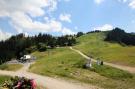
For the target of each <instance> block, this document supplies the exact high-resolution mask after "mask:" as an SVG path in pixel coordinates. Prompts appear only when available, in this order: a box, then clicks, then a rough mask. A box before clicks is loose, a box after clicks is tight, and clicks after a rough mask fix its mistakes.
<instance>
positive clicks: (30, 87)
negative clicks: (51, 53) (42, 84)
mask: <svg viewBox="0 0 135 89" xmlns="http://www.w3.org/2000/svg"><path fill="white" fill-rule="evenodd" d="M3 88H4V89H35V88H36V83H35V81H34V80H33V79H27V78H24V77H17V76H16V77H14V78H11V79H10V80H8V81H5V82H4V83H3V84H2V89H3Z"/></svg>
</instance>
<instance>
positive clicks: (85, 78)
mask: <svg viewBox="0 0 135 89" xmlns="http://www.w3.org/2000/svg"><path fill="white" fill-rule="evenodd" d="M33 55H35V56H36V57H37V59H38V60H37V61H36V63H35V64H33V65H32V66H30V71H31V72H34V73H37V74H41V75H47V76H51V77H63V78H66V79H75V80H78V81H81V82H84V83H89V84H93V85H97V86H100V87H103V88H105V89H130V88H131V89H133V88H134V84H135V77H134V75H133V77H132V75H131V74H129V73H127V72H125V71H122V70H119V69H116V68H112V67H109V66H102V67H98V66H96V65H94V70H89V69H83V67H82V66H83V65H84V63H85V60H84V58H82V56H80V55H79V54H77V53H76V52H74V51H71V50H70V49H69V48H58V49H53V50H49V52H34V53H33ZM108 81H109V82H108ZM125 84H126V85H125Z"/></svg>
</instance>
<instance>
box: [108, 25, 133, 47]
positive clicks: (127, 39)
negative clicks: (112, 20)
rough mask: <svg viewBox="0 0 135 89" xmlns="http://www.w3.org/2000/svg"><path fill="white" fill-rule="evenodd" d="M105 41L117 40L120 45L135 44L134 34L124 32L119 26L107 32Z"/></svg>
mask: <svg viewBox="0 0 135 89" xmlns="http://www.w3.org/2000/svg"><path fill="white" fill-rule="evenodd" d="M105 41H111V42H117V43H120V44H122V45H135V34H134V33H126V32H125V31H124V30H122V29H120V28H115V29H113V30H112V31H109V32H108V34H107V37H106V38H105Z"/></svg>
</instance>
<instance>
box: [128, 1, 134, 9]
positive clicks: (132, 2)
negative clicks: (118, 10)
mask: <svg viewBox="0 0 135 89" xmlns="http://www.w3.org/2000/svg"><path fill="white" fill-rule="evenodd" d="M129 6H130V7H131V8H133V9H135V0H131V2H130V3H129Z"/></svg>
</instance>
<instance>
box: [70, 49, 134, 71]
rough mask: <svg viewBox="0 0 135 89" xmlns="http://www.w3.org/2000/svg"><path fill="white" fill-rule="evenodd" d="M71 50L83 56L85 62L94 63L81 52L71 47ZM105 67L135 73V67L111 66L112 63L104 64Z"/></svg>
mask: <svg viewBox="0 0 135 89" xmlns="http://www.w3.org/2000/svg"><path fill="white" fill-rule="evenodd" d="M70 49H71V50H73V51H75V52H77V53H79V54H80V55H81V56H83V57H84V58H85V59H87V60H92V61H94V62H96V60H95V59H92V58H90V57H88V56H87V55H85V54H84V53H82V52H81V51H79V50H77V49H73V48H72V47H70ZM104 64H105V65H109V66H112V67H115V68H118V69H121V70H125V71H128V72H130V73H135V67H128V66H123V65H116V64H112V63H108V62H104Z"/></svg>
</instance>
